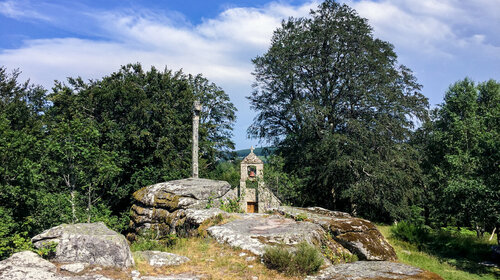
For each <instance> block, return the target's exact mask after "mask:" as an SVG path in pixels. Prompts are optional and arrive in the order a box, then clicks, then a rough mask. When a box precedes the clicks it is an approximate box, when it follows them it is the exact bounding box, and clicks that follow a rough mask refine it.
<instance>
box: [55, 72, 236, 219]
mask: <svg viewBox="0 0 500 280" xmlns="http://www.w3.org/2000/svg"><path fill="white" fill-rule="evenodd" d="M50 99H51V100H52V102H53V106H52V107H51V109H50V114H51V115H52V116H54V117H55V118H58V119H60V120H66V121H68V120H75V119H82V118H83V119H87V121H89V120H91V123H92V126H93V127H95V128H96V132H97V135H96V139H91V140H92V141H91V142H92V143H94V144H93V146H92V147H95V149H97V150H95V149H94V148H92V149H94V150H93V151H95V152H96V155H98V154H99V153H104V154H106V155H109V156H112V158H113V160H112V162H113V165H115V166H116V168H117V170H119V172H118V173H117V174H116V175H115V177H114V179H111V180H110V179H109V178H107V179H106V180H107V183H106V184H101V188H100V189H101V190H100V193H102V195H100V196H99V197H101V199H102V200H104V201H107V204H108V205H109V206H110V207H112V208H113V209H114V210H116V211H123V210H125V209H127V208H128V207H129V203H130V194H131V192H133V191H135V190H137V189H139V188H141V187H143V186H145V185H148V184H153V183H157V182H162V181H166V180H172V179H179V178H183V177H188V176H189V174H190V171H191V143H190V141H191V133H192V128H191V125H192V114H193V113H192V106H193V102H194V100H195V99H198V100H200V101H201V102H202V105H203V111H202V114H201V124H200V155H201V157H202V160H201V166H200V169H201V170H202V171H203V172H204V171H205V169H206V168H211V169H213V168H215V164H214V163H215V162H216V160H218V159H219V158H220V157H221V155H222V154H223V153H222V152H223V151H224V150H225V149H230V148H232V147H233V145H234V144H233V143H232V141H231V139H230V137H231V136H232V134H231V131H232V125H233V123H234V121H235V114H234V111H235V107H234V106H233V104H232V103H231V102H230V100H229V97H228V95H227V94H226V93H225V92H224V91H223V90H222V89H221V88H219V87H218V86H217V85H215V84H213V83H210V82H209V81H208V80H207V79H206V78H204V77H203V76H201V75H197V76H191V75H187V74H184V73H183V72H182V71H177V72H173V71H171V70H168V69H165V70H164V71H159V70H157V69H156V68H154V67H152V68H151V69H150V70H149V71H144V70H143V68H142V66H141V65H140V64H129V65H127V66H124V67H122V68H121V69H120V70H119V71H117V72H115V73H113V74H111V75H109V76H106V77H104V78H102V80H97V81H91V82H89V83H85V82H84V81H82V80H81V79H79V78H76V79H69V80H68V84H61V83H58V84H56V86H55V87H54V92H53V93H52V94H51V95H50ZM57 122H59V123H60V122H61V121H57ZM97 138H98V139H97ZM84 142H85V143H86V144H89V141H87V140H85V141H84ZM88 148H89V149H90V148H91V147H90V146H89V147H88ZM92 149H90V150H92ZM85 165H87V164H85ZM106 166H108V167H109V166H110V165H109V164H106ZM84 181H86V182H87V183H89V180H87V179H85V180H84ZM102 188H104V190H103V189H102Z"/></svg>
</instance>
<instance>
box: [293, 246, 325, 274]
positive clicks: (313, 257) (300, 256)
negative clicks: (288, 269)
mask: <svg viewBox="0 0 500 280" xmlns="http://www.w3.org/2000/svg"><path fill="white" fill-rule="evenodd" d="M293 262H294V266H295V270H296V271H297V272H298V274H305V275H307V274H312V273H315V272H317V271H318V270H319V268H320V267H321V265H322V264H323V258H322V257H321V254H320V253H319V251H318V249H316V248H315V247H314V246H312V245H310V244H309V243H307V242H301V243H299V245H298V247H297V251H296V252H295V255H294V256H293Z"/></svg>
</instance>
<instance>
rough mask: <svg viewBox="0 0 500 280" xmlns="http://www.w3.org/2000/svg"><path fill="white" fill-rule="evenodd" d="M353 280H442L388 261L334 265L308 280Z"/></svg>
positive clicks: (431, 274)
mask: <svg viewBox="0 0 500 280" xmlns="http://www.w3.org/2000/svg"><path fill="white" fill-rule="evenodd" d="M333 279H335V280H351V279H356V280H358V279H412V280H417V279H426V280H430V279H442V278H441V277H439V276H438V275H436V274H434V273H430V272H425V271H423V270H421V269H419V268H416V267H412V266H409V265H405V264H401V263H395V262H388V261H378V262H370V261H359V262H354V263H345V264H339V265H332V266H330V267H327V268H326V269H324V270H322V271H320V272H319V274H318V275H316V276H308V277H307V278H306V280H333Z"/></svg>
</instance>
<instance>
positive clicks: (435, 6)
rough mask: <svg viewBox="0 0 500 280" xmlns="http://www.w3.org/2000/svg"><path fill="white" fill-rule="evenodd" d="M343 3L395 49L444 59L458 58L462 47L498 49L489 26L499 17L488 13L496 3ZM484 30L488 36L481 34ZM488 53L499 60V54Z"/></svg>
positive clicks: (499, 23)
mask: <svg viewBox="0 0 500 280" xmlns="http://www.w3.org/2000/svg"><path fill="white" fill-rule="evenodd" d="M346 2H347V3H348V4H349V5H351V6H352V7H353V8H354V9H356V10H357V11H358V13H359V14H360V15H361V16H362V17H365V18H367V19H368V20H369V23H370V25H372V26H373V27H374V32H375V34H376V35H377V36H379V37H381V38H382V39H385V40H388V41H390V42H391V43H393V44H394V45H395V46H396V49H397V50H411V51H412V52H416V53H422V54H425V55H431V56H432V57H433V58H448V59H458V57H457V55H459V54H460V53H461V51H462V50H463V49H464V48H469V49H471V50H472V49H475V50H476V51H487V52H491V51H492V48H493V49H496V50H497V51H498V50H500V49H498V48H499V47H500V36H499V35H498V32H496V30H495V28H494V27H493V26H500V14H499V13H496V12H492V10H491V9H493V8H494V7H495V9H496V10H498V8H500V0H491V1H485V0H483V1H479V2H478V1H458V0H441V1H438V0H419V1H409V0H406V1H400V0H383V1H370V0H361V1H346ZM485 31H486V32H489V33H488V34H485V33H481V32H485ZM478 38H480V39H481V40H478ZM492 42H496V45H495V44H492ZM491 54H492V55H494V56H497V58H500V52H496V53H495V52H493V53H491Z"/></svg>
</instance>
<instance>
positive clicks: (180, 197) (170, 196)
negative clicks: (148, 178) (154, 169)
mask: <svg viewBox="0 0 500 280" xmlns="http://www.w3.org/2000/svg"><path fill="white" fill-rule="evenodd" d="M230 189H231V185H230V184H229V183H228V182H226V181H217V180H210V179H203V178H188V179H182V180H175V181H169V182H164V183H158V184H154V185H150V186H147V187H144V188H142V189H140V190H138V191H136V192H135V193H134V199H135V200H136V201H138V202H140V203H142V204H143V205H145V206H151V207H160V208H164V209H166V210H168V211H175V210H177V209H187V208H198V209H201V208H204V207H205V205H206V203H207V202H208V201H209V200H213V199H217V198H220V197H222V196H224V195H225V194H226V193H227V192H228V191H229V190H230Z"/></svg>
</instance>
